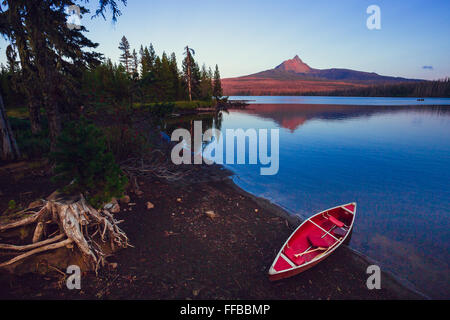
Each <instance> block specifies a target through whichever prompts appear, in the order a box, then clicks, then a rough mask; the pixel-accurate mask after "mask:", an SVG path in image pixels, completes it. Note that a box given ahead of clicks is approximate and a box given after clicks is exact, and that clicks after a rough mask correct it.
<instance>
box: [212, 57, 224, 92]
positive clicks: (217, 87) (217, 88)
mask: <svg viewBox="0 0 450 320" xmlns="http://www.w3.org/2000/svg"><path fill="white" fill-rule="evenodd" d="M213 96H214V97H215V98H216V99H217V98H220V97H222V96H223V90H222V83H221V81H220V73H219V67H218V66H217V64H216V70H215V71H214V88H213Z"/></svg>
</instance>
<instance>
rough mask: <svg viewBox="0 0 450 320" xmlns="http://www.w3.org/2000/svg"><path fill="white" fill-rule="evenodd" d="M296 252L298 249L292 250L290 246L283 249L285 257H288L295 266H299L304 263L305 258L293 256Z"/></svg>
mask: <svg viewBox="0 0 450 320" xmlns="http://www.w3.org/2000/svg"><path fill="white" fill-rule="evenodd" d="M297 253H298V250H294V249H292V248H288V247H286V248H285V249H284V254H285V255H286V257H288V258H289V259H290V260H291V261H292V262H293V263H295V264H296V265H297V266H300V265H302V264H304V263H305V262H306V260H305V259H304V258H302V257H301V256H300V257H295V254H297Z"/></svg>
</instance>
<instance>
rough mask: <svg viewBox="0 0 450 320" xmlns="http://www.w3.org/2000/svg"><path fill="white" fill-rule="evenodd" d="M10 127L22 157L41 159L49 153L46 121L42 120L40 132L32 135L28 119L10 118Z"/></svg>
mask: <svg viewBox="0 0 450 320" xmlns="http://www.w3.org/2000/svg"><path fill="white" fill-rule="evenodd" d="M9 119H10V122H11V127H12V130H13V132H14V135H15V137H16V141H17V144H18V146H19V149H20V152H21V153H22V156H23V157H24V158H26V159H35V158H42V157H45V156H47V154H48V153H49V151H50V139H49V137H48V125H47V120H46V119H42V124H41V125H42V131H41V132H40V133H39V134H37V135H33V134H32V133H31V125H30V121H29V120H28V119H19V118H15V117H10V118H9Z"/></svg>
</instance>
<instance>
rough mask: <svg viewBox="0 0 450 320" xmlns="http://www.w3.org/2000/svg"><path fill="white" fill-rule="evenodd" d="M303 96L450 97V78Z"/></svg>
mask: <svg viewBox="0 0 450 320" xmlns="http://www.w3.org/2000/svg"><path fill="white" fill-rule="evenodd" d="M301 95H303V96H346V97H414V98H450V79H449V78H446V79H442V80H434V81H417V82H404V83H396V84H389V83H388V84H381V85H372V86H367V87H360V88H353V89H348V90H335V91H328V92H315V91H312V92H307V93H302V94H301Z"/></svg>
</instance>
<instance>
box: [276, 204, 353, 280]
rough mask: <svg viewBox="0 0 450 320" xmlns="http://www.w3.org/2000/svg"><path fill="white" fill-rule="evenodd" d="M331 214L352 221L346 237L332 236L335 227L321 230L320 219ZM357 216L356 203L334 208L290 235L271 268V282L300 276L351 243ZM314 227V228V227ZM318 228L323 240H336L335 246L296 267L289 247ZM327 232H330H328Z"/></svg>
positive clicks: (332, 245)
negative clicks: (288, 253) (289, 255)
mask: <svg viewBox="0 0 450 320" xmlns="http://www.w3.org/2000/svg"><path fill="white" fill-rule="evenodd" d="M330 213H331V215H333V213H338V214H339V215H340V217H342V218H345V219H350V220H347V221H351V222H350V224H349V225H348V226H347V225H346V227H348V229H347V232H346V233H345V236H342V237H340V238H336V237H335V236H332V234H331V231H332V230H333V229H334V228H335V227H334V228H333V227H332V228H330V229H329V230H328V229H327V230H325V229H323V228H321V227H322V226H323V225H320V223H319V221H320V219H322V218H321V217H325V216H326V215H327V214H328V217H329V216H330ZM355 215H356V203H354V202H353V203H350V204H346V205H342V206H337V207H334V208H330V209H328V210H324V211H322V212H319V213H317V214H315V215H313V216H312V217H310V218H309V219H307V220H305V221H304V222H303V223H302V224H301V225H300V226H299V227H298V228H297V229H296V230H295V231H294V232H293V233H292V234H291V235H290V237H289V238H288V240H287V241H286V242H285V243H284V245H283V246H282V248H281V249H280V251H279V253H278V255H277V257H276V258H275V260H274V262H273V264H272V266H271V267H270V270H269V274H268V276H269V280H271V281H276V280H281V279H285V278H289V277H292V276H295V275H297V274H300V273H302V272H304V271H306V270H308V269H311V268H312V267H314V266H315V265H317V264H318V263H320V262H322V261H323V260H325V259H326V258H327V257H328V256H330V255H331V254H332V253H333V252H334V251H335V250H336V249H337V248H339V247H340V246H341V245H342V244H348V242H349V241H350V238H351V234H352V231H353V223H354V218H355ZM328 220H330V221H336V219H332V218H330V219H328ZM322 221H323V219H322ZM315 222H316V223H315ZM339 222H340V221H339ZM328 223H329V222H328ZM308 225H310V226H308ZM313 225H314V227H312V226H313ZM311 227H312V229H311ZM316 228H317V230H318V229H320V230H321V232H323V236H322V238H323V237H328V238H330V239H332V238H334V240H335V241H334V244H331V246H330V247H329V249H327V251H325V252H324V253H323V254H320V255H319V253H316V254H317V256H315V257H311V258H310V259H309V261H305V262H302V263H301V264H300V263H298V261H296V263H297V264H298V265H295V264H294V262H295V261H294V260H292V259H291V258H292V256H291V257H288V256H287V252H286V250H292V249H291V247H290V246H289V245H291V246H292V245H295V244H297V243H298V242H301V238H302V236H303V235H304V234H308V233H311V232H315V233H317V230H313V229H316ZM326 231H328V232H326ZM327 234H328V235H327ZM296 239H298V240H296ZM303 240H304V239H303ZM332 240H333V239H332ZM296 242H297V243H296ZM309 248H311V247H309ZM309 248H308V249H309ZM303 251H304V248H303V249H301V250H300V251H297V252H303ZM319 252H320V251H319ZM291 254H292V253H291ZM305 257H306V256H305ZM283 263H284V265H285V266H284V267H283V266H281V265H282V264H283ZM287 264H290V265H291V266H290V267H289V266H288V267H286V265H287ZM280 266H281V267H280ZM280 269H281V270H280ZM284 269H285V270H284Z"/></svg>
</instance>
